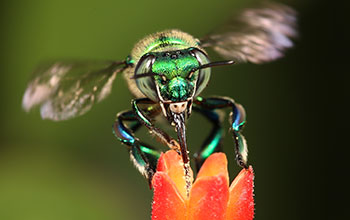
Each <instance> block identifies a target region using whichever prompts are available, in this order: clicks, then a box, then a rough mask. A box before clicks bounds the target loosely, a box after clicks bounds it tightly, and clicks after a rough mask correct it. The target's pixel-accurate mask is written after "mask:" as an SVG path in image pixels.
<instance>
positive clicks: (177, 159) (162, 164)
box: [157, 150, 193, 198]
mask: <svg viewBox="0 0 350 220" xmlns="http://www.w3.org/2000/svg"><path fill="white" fill-rule="evenodd" d="M159 171H163V172H165V173H166V174H168V176H169V177H170V179H171V180H172V181H174V183H175V185H176V187H177V189H178V190H179V192H180V194H181V196H182V197H183V198H186V197H187V196H186V181H185V178H184V165H183V161H182V158H181V156H180V155H179V154H178V153H176V152H175V151H174V150H170V151H167V152H166V153H164V154H162V155H161V156H160V158H159V160H158V166H157V172H159ZM190 172H191V174H192V170H190ZM192 181H193V175H192Z"/></svg>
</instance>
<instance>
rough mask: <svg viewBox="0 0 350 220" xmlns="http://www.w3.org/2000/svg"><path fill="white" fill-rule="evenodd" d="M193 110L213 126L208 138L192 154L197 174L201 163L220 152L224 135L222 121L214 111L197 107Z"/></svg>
mask: <svg viewBox="0 0 350 220" xmlns="http://www.w3.org/2000/svg"><path fill="white" fill-rule="evenodd" d="M193 110H194V111H196V112H199V113H200V114H202V115H203V116H204V117H205V118H207V119H208V120H209V121H210V122H211V124H212V125H213V127H212V129H211V132H210V134H209V136H208V137H207V138H206V139H205V141H204V142H203V144H202V146H201V147H200V149H199V150H198V151H197V152H196V153H195V154H194V159H195V163H196V169H197V172H198V171H199V169H200V168H201V166H202V164H203V162H204V161H205V160H206V159H207V158H208V157H209V156H210V155H211V154H212V153H214V152H219V151H221V142H222V138H223V135H224V132H223V128H222V126H221V124H222V119H221V118H220V116H219V114H218V113H217V112H215V111H214V110H207V109H205V108H203V107H201V106H199V105H196V106H193Z"/></svg>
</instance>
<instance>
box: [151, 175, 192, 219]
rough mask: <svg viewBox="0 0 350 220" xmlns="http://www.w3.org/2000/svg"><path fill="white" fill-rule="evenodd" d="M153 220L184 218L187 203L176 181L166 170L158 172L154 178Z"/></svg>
mask: <svg viewBox="0 0 350 220" xmlns="http://www.w3.org/2000/svg"><path fill="white" fill-rule="evenodd" d="M152 185H153V189H154V192H153V203H152V220H156V219H159V220H184V219H186V205H185V202H184V200H183V198H182V197H181V195H180V193H179V191H178V190H177V189H176V186H175V184H174V182H173V181H172V180H171V179H170V177H169V176H168V175H167V174H166V173H164V172H157V173H156V174H155V175H154V176H153V179H152Z"/></svg>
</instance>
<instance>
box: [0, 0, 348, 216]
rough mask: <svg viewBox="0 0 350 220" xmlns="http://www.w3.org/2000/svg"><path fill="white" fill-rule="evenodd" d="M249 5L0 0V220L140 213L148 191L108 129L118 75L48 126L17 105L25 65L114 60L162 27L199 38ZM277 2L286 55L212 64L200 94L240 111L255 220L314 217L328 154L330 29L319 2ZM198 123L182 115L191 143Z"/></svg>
mask: <svg viewBox="0 0 350 220" xmlns="http://www.w3.org/2000/svg"><path fill="white" fill-rule="evenodd" d="M252 2H253V1H247V0H245V1H243V0H234V1H233V0H231V1H220V2H219V1H218V2H216V1H210V0H202V1H188V0H176V1H159V0H158V1H117V0H114V1H112V0H110V1H108V0H100V1H93V0H84V1H73V0H53V1H44V0H31V1H29V0H28V1H7V2H4V1H2V2H1V3H0V6H1V9H0V10H1V11H0V12H1V14H0V17H1V20H0V28H1V29H0V30H1V44H0V45H1V48H0V49H1V51H0V54H1V59H0V64H1V65H0V70H1V71H0V73H1V74H0V80H1V81H0V83H1V84H0V98H1V103H2V104H1V107H0V119H1V120H0V129H1V130H0V138H1V139H0V144H1V147H0V219H1V220H7V219H15V220H17V219H18V220H20V219H21V220H22V219H24V220H31V219H33V220H34V219H35V220H39V219H46V220H51V219H52V220H56V219H57V220H58V219H84V220H90V219H99V220H102V219H103V220H104V219H106V220H109V219H150V217H149V216H150V211H151V200H152V191H150V190H149V189H148V185H147V183H146V181H145V180H144V179H143V177H142V176H141V175H140V174H139V173H138V172H137V171H136V170H135V169H134V167H133V165H132V164H131V162H130V161H129V156H128V153H127V151H126V149H125V147H124V146H122V145H121V144H120V143H118V141H117V140H116V139H115V138H114V136H113V135H112V131H111V126H112V123H113V121H114V119H115V115H116V113H117V112H119V111H122V110H125V109H130V100H131V98H132V96H131V95H130V93H129V92H128V89H127V86H126V83H125V81H124V79H123V78H122V77H121V76H118V78H117V80H116V81H115V83H114V88H113V93H112V94H111V95H110V97H108V98H107V99H106V100H104V101H103V102H102V103H100V104H99V105H97V106H95V107H94V108H93V109H92V110H91V111H90V112H89V113H87V114H86V115H84V116H82V117H78V118H76V119H73V120H69V121H64V122H59V123H57V122H51V121H44V120H41V118H40V114H39V112H38V110H36V111H32V112H30V113H29V114H27V113H25V112H24V111H23V110H22V108H21V100H22V95H23V93H24V90H25V88H26V84H27V81H28V80H29V78H30V73H31V72H32V70H33V69H34V68H35V67H36V66H37V65H38V64H40V63H41V62H42V61H45V60H50V59H60V58H80V59H82V58H86V59H98V60H100V59H107V60H110V59H115V60H122V59H124V58H125V56H126V55H128V53H129V52H130V50H131V48H132V47H133V45H134V43H136V42H137V41H138V40H139V39H140V38H142V37H144V36H145V35H147V34H150V33H153V32H156V31H160V30H163V29H168V28H179V29H181V30H183V31H185V32H188V33H190V34H192V35H194V36H198V37H200V36H203V35H204V34H206V33H207V32H208V31H210V30H212V29H213V28H215V27H216V26H217V25H219V24H220V23H222V22H223V21H225V20H226V19H227V18H228V17H230V15H231V14H232V13H234V12H235V11H237V10H239V9H240V8H243V7H244V6H246V5H249V4H250V3H252ZM286 3H287V4H289V5H291V6H293V7H295V8H296V10H297V11H298V13H299V26H300V38H299V39H298V40H297V41H296V46H295V47H294V48H293V49H292V50H289V51H288V52H287V54H286V57H285V58H283V59H280V60H278V61H276V62H273V63H270V64H264V65H251V64H246V65H237V66H233V67H222V68H216V69H215V70H213V74H212V78H211V81H210V85H209V86H208V88H207V89H206V90H205V92H204V94H203V95H204V96H210V95H224V96H230V97H233V98H234V99H235V100H236V101H237V102H239V103H241V104H243V106H245V108H246V111H247V115H248V123H247V126H246V128H245V130H244V135H245V136H246V138H247V140H248V145H249V150H250V154H249V156H250V160H249V162H250V164H252V165H253V166H254V169H255V172H256V182H255V186H256V188H255V195H256V219H259V220H261V219H269V220H273V219H276V220H277V219H278V220H281V219H283V220H287V219H294V220H295V219H310V218H311V219H318V217H320V216H321V218H322V217H325V212H326V210H325V209H322V205H326V203H324V202H321V201H322V200H321V198H324V197H325V194H326V192H325V188H324V186H323V185H324V184H325V183H324V182H325V180H324V179H326V178H325V176H326V175H327V171H326V170H325V169H324V168H323V167H324V165H321V164H327V163H329V162H330V158H329V157H322V156H320V152H321V151H326V149H324V148H323V144H325V142H326V139H325V137H326V136H328V135H331V133H328V130H327V131H322V132H320V130H321V129H322V126H323V127H331V125H332V124H327V123H331V120H328V119H329V118H328V117H329V115H327V114H329V112H327V106H328V105H329V104H327V103H324V100H326V99H328V98H329V96H328V95H327V94H328V92H327V91H326V90H328V91H330V90H333V89H335V88H336V86H335V85H333V84H331V81H332V79H331V78H327V77H324V76H326V74H327V73H328V71H329V69H328V65H327V64H326V63H330V62H331V60H332V58H329V57H328V56H327V54H331V53H332V54H334V53H335V52H336V51H333V49H332V48H331V45H330V44H329V43H327V42H330V41H333V38H334V39H335V37H334V36H333V35H332V34H336V28H335V27H334V26H333V23H330V21H329V20H328V19H327V18H328V17H331V16H333V14H332V15H331V13H332V12H330V11H332V10H331V9H329V8H328V7H329V5H326V4H323V3H321V1H319V2H317V1H315V2H314V3H312V2H311V1H304V0H294V1H292V0H291V1H288V2H286ZM331 30H333V31H331ZM331 33H332V34H331ZM337 39H338V38H337ZM339 40H341V39H339ZM213 58H217V57H216V56H215V55H213ZM199 120H201V118H200V117H198V116H193V117H192V118H191V120H190V122H189V129H188V130H189V131H188V132H189V133H188V141H189V146H190V148H193V149H195V148H196V146H198V145H199V144H200V142H201V140H202V138H203V135H204V134H203V133H202V132H203V130H204V129H203V128H202V127H201V126H200V122H199ZM206 125H207V126H208V130H207V131H205V134H206V133H208V132H209V128H210V126H209V124H206ZM226 125H227V124H226ZM224 146H225V151H226V153H227V155H228V156H229V160H230V164H229V165H230V167H229V169H230V174H231V179H232V178H233V176H234V175H235V174H236V173H237V172H238V168H237V166H236V165H235V164H234V161H233V150H232V147H233V143H232V138H231V137H230V136H229V135H226V139H225V142H224ZM321 175H322V176H323V177H321Z"/></svg>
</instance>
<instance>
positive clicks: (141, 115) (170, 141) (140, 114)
mask: <svg viewBox="0 0 350 220" xmlns="http://www.w3.org/2000/svg"><path fill="white" fill-rule="evenodd" d="M131 104H132V110H133V111H134V113H135V115H136V117H137V119H138V120H139V121H140V122H141V123H142V124H143V125H144V126H145V127H146V128H148V129H149V130H150V132H152V133H153V134H155V135H156V136H157V137H158V138H159V140H160V142H162V143H163V144H165V145H167V146H168V147H169V148H170V149H173V150H176V151H177V152H178V153H179V154H180V152H181V151H180V144H179V143H178V142H177V141H176V140H175V139H174V138H172V137H170V135H168V134H167V133H166V132H164V131H163V130H161V129H159V128H157V127H156V126H154V124H153V123H152V121H151V119H150V117H149V115H148V114H147V111H148V110H143V109H141V108H140V107H139V105H140V104H155V103H154V102H153V101H151V100H150V99H148V98H139V99H134V100H132V101H131Z"/></svg>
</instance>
